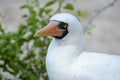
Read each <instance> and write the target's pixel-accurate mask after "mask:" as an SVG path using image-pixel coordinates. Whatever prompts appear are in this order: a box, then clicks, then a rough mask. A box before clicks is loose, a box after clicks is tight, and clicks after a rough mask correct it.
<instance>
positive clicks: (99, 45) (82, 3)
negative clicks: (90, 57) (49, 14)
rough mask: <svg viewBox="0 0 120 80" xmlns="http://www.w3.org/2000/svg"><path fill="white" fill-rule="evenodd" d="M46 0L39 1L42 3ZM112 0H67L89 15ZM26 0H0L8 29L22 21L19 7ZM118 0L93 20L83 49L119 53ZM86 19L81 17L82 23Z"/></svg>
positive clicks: (14, 28) (119, 23) (119, 11)
mask: <svg viewBox="0 0 120 80" xmlns="http://www.w3.org/2000/svg"><path fill="white" fill-rule="evenodd" d="M47 1H48V0H43V1H40V3H41V4H42V3H43V4H44V3H45V2H47ZM110 1H112V0H99V1H98V0H69V2H71V3H73V4H74V6H75V9H79V10H81V11H84V12H87V13H89V14H90V15H91V14H92V12H93V11H94V10H95V9H98V8H100V7H102V6H104V5H105V4H107V3H108V2H110ZM25 2H26V0H9V1H8V0H0V13H1V14H2V15H3V16H4V19H3V20H4V21H3V22H4V25H5V27H7V28H6V29H7V30H8V31H16V29H17V26H18V25H19V24H20V23H24V19H23V18H22V17H21V16H22V14H23V13H26V11H25V10H20V9H19V7H20V6H21V5H22V4H24V3H25ZM66 2H67V0H66ZM119 8H120V1H118V2H117V3H116V4H115V5H114V6H112V7H110V8H109V9H107V10H105V11H103V12H102V13H101V14H100V15H99V16H98V17H96V19H95V20H94V21H93V23H92V24H93V25H94V26H95V28H94V29H92V30H91V35H85V43H84V44H85V46H84V47H85V50H86V51H94V52H102V53H109V54H120V26H119V25H120V10H119ZM86 20H87V18H86V19H81V21H82V24H84V23H85V21H86Z"/></svg>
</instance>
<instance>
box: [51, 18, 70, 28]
mask: <svg viewBox="0 0 120 80" xmlns="http://www.w3.org/2000/svg"><path fill="white" fill-rule="evenodd" d="M50 21H55V22H59V24H58V28H59V29H64V30H65V29H67V27H68V24H67V23H65V22H62V21H57V20H50ZM50 21H49V22H50Z"/></svg>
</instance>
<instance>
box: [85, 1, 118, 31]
mask: <svg viewBox="0 0 120 80" xmlns="http://www.w3.org/2000/svg"><path fill="white" fill-rule="evenodd" d="M117 1H119V0H113V1H111V2H110V3H108V4H106V5H105V6H103V7H101V8H99V9H96V10H95V11H94V12H93V14H92V15H91V16H90V18H89V19H88V20H87V21H86V24H85V25H84V27H85V31H87V30H88V29H89V28H88V27H89V25H90V24H91V23H92V22H93V20H94V19H95V18H96V17H97V16H99V15H100V14H101V13H102V12H103V11H105V10H106V9H108V8H109V7H112V6H114V4H115V3H116V2H117Z"/></svg>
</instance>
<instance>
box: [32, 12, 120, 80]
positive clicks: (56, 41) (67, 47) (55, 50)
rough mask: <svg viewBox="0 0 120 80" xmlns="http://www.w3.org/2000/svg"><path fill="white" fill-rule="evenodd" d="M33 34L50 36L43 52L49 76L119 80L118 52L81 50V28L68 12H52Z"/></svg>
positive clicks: (52, 79) (55, 78) (65, 79)
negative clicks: (50, 40)
mask: <svg viewBox="0 0 120 80" xmlns="http://www.w3.org/2000/svg"><path fill="white" fill-rule="evenodd" d="M34 36H37V37H39V36H52V37H53V40H52V42H51V43H50V45H49V48H48V51H47V56H46V68H47V73H48V76H49V79H50V80H120V56H119V55H118V56H117V55H108V54H99V53H95V52H84V51H83V29H82V26H81V23H80V22H79V20H78V19H77V18H76V17H75V16H73V15H72V14H69V13H58V14H56V15H54V16H52V17H51V18H50V20H49V23H48V25H47V26H46V27H45V28H43V29H41V30H38V31H37V32H36V33H35V35H34Z"/></svg>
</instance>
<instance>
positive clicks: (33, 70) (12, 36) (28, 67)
mask: <svg viewBox="0 0 120 80" xmlns="http://www.w3.org/2000/svg"><path fill="white" fill-rule="evenodd" d="M63 3H64V1H63V0H61V1H58V0H50V1H48V2H47V3H45V5H44V6H43V7H41V5H40V4H39V1H38V0H32V1H28V2H27V3H26V4H25V5H22V6H21V7H20V9H27V11H28V14H23V16H22V17H23V18H24V19H25V20H26V23H25V24H20V25H19V28H18V31H17V32H6V31H5V29H3V28H2V26H1V24H0V61H2V62H3V63H2V64H1V63H0V69H3V72H8V73H10V74H12V75H14V76H17V78H18V80H38V78H39V77H42V78H43V79H44V80H48V77H47V73H46V69H45V56H46V52H47V46H48V45H49V42H50V39H49V38H46V37H44V38H43V37H42V38H34V37H33V35H34V33H35V32H36V31H37V30H38V29H39V28H42V27H44V26H45V25H46V24H47V22H48V20H49V18H50V17H51V15H54V14H55V13H57V12H61V9H62V8H64V9H67V10H73V11H75V9H74V6H73V4H71V3H67V4H66V5H63ZM54 4H57V5H58V8H56V9H55V10H53V9H52V8H50V6H53V5H54ZM76 13H79V16H80V15H81V13H80V11H79V12H78V11H76ZM39 75H40V76H39ZM1 79H2V74H0V80H1ZM8 80H10V79H8Z"/></svg>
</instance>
